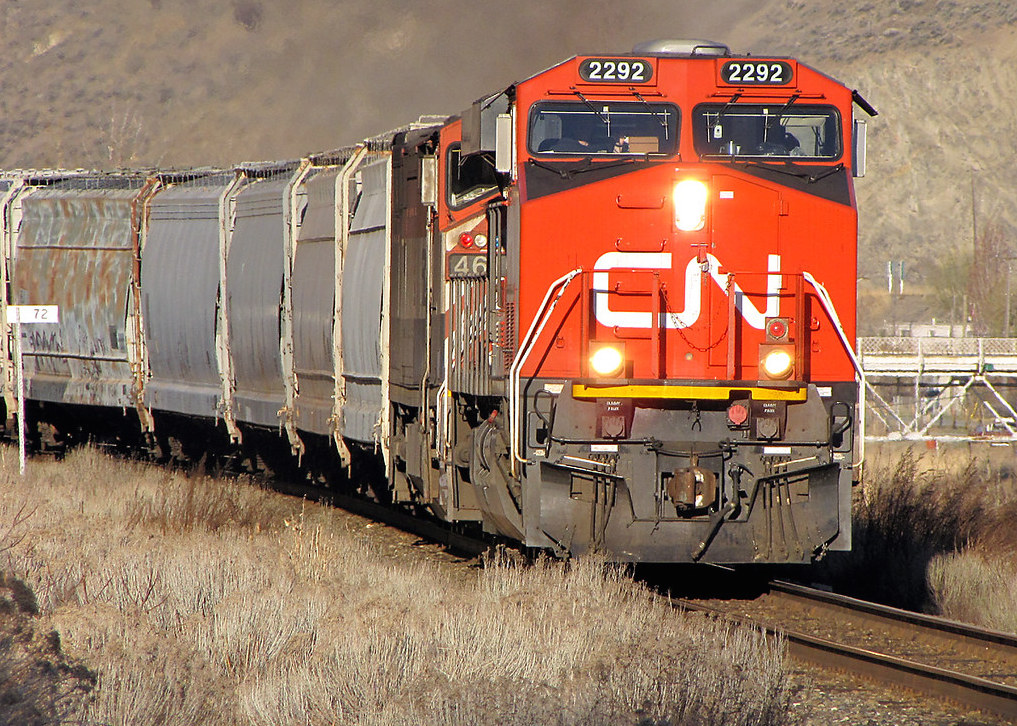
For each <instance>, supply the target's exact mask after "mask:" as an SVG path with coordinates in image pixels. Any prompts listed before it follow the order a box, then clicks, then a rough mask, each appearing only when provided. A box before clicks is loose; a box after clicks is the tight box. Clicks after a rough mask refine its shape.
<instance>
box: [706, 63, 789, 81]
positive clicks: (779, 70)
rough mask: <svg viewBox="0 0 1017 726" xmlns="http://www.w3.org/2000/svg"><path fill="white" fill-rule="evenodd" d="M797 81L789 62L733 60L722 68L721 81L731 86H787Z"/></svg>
mask: <svg viewBox="0 0 1017 726" xmlns="http://www.w3.org/2000/svg"><path fill="white" fill-rule="evenodd" d="M794 79H795V73H794V68H793V67H792V66H791V64H790V63H788V62H787V61H776V60H733V61H724V64H723V65H721V67H720V80H721V82H722V83H726V84H728V85H730V86H786V85H788V84H789V83H791V82H792V81H794Z"/></svg>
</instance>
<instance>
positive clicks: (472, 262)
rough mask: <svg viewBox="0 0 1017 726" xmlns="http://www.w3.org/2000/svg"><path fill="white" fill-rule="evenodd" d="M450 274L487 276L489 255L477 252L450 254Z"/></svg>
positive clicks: (451, 276)
mask: <svg viewBox="0 0 1017 726" xmlns="http://www.w3.org/2000/svg"><path fill="white" fill-rule="evenodd" d="M448 276H449V277H450V278H453V277H487V255H486V254H477V253H471V254H461V253H460V254H454V255H449V256H448Z"/></svg>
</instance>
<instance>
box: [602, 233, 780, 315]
mask: <svg viewBox="0 0 1017 726" xmlns="http://www.w3.org/2000/svg"><path fill="white" fill-rule="evenodd" d="M593 269H594V273H593V292H594V314H595V315H596V317H597V322H599V323H600V324H601V325H606V326H607V327H609V328H649V327H652V323H653V313H652V312H638V311H625V310H612V309H611V304H610V303H611V296H610V294H609V293H608V292H607V291H608V290H609V286H610V283H609V282H608V276H609V274H610V271H611V270H669V269H671V253H670V252H608V253H607V254H604V255H601V257H600V259H599V260H597V264H596V265H594V267H593ZM766 271H767V275H766V309H765V310H759V309H757V308H756V306H755V305H754V304H753V303H752V301H751V300H749V299H748V298H747V297H746V296H745V293H744V292H743V291H742V289H741V287H740V286H739V285H738V283H735V284H734V285H733V286H732V288H733V289H732V292H733V294H734V296H735V307H737V308H738V310H739V311H740V312H741V314H742V317H744V318H745V322H747V323H748V324H749V325H751V326H752V327H753V328H758V329H760V330H762V329H763V325H764V323H765V320H766V318H775V317H777V316H778V314H779V313H778V308H779V306H780V298H779V297H778V295H779V294H780V255H769V256H768V257H767V264H766ZM704 273H708V274H709V275H710V277H712V278H713V281H714V282H715V283H717V285H718V286H719V287H720V289H721V290H723V291H724V292H727V289H728V287H727V283H728V275H727V273H723V274H722V273H721V272H720V261H718V260H717V258H716V257H714V256H713V255H707V256H706V263H700V262H699V260H697V259H696V258H695V257H693V258H692V259H691V260H689V264H687V265H686V266H685V308H684V309H683V310H682V311H681V312H676V311H674V310H670V311H668V312H666V313H664V314H663V317H664V320H663V321H662V325H663V326H664V327H667V328H687V327H689V326H691V325H695V323H696V321H697V320H699V313H700V312H701V310H702V307H703V300H702V297H703V294H702V293H703V288H702V277H703V274H704Z"/></svg>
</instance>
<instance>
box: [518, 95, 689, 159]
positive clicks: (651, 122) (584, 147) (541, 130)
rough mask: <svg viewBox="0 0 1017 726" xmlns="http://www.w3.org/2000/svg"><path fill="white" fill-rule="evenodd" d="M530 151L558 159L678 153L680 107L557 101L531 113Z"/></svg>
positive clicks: (544, 104)
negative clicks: (565, 157)
mask: <svg viewBox="0 0 1017 726" xmlns="http://www.w3.org/2000/svg"><path fill="white" fill-rule="evenodd" d="M527 143H528V147H529V150H530V153H533V154H540V155H545V154H546V155H549V156H553V155H559V156H633V155H636V156H643V155H645V154H668V155H670V154H674V153H675V151H676V150H677V148H678V108H677V107H676V106H674V105H672V104H670V103H646V102H631V101H597V100H590V101H585V100H584V101H559V102H546V103H538V104H536V105H535V106H534V107H533V109H532V110H531V111H530V126H529V140H528V142H527Z"/></svg>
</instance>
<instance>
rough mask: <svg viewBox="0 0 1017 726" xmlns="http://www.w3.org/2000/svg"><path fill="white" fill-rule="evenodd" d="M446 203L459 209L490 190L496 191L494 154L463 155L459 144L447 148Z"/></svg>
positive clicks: (496, 175)
mask: <svg viewBox="0 0 1017 726" xmlns="http://www.w3.org/2000/svg"><path fill="white" fill-rule="evenodd" d="M447 161H448V204H449V206H450V207H452V208H453V209H461V208H462V207H465V206H466V205H468V204H471V203H473V202H475V201H477V200H478V199H480V198H482V197H485V196H487V195H488V194H490V193H491V192H495V191H498V189H499V188H500V187H499V185H498V172H497V171H495V168H494V154H492V153H491V152H487V151H484V152H481V153H479V154H470V155H469V156H467V157H465V158H464V157H463V155H462V150H461V148H460V145H459V144H453V145H452V146H451V147H450V148H449V150H448V158H447Z"/></svg>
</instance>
